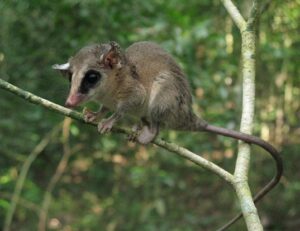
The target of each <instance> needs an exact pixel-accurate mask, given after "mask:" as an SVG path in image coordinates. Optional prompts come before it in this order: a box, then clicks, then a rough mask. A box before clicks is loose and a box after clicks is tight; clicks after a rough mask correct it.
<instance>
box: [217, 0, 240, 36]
mask: <svg viewBox="0 0 300 231" xmlns="http://www.w3.org/2000/svg"><path fill="white" fill-rule="evenodd" d="M221 1H222V3H223V5H224V7H225V8H226V10H227V11H228V13H229V14H230V16H231V18H232V20H233V21H234V23H235V24H236V26H237V27H238V28H239V29H240V31H243V30H244V29H245V26H246V21H245V19H244V18H243V16H242V15H241V13H240V11H239V10H238V8H237V7H236V6H235V5H234V4H233V3H232V1H231V0H221Z"/></svg>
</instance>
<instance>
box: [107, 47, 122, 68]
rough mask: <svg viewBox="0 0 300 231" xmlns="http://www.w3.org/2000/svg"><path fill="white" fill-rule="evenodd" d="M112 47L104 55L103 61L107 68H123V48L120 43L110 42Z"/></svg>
mask: <svg viewBox="0 0 300 231" xmlns="http://www.w3.org/2000/svg"><path fill="white" fill-rule="evenodd" d="M110 46H111V47H110V49H109V51H108V52H106V54H104V55H103V57H102V63H103V64H104V66H105V67H106V68H110V69H113V68H118V69H119V68H121V67H122V64H121V63H122V62H121V61H122V56H121V55H122V54H121V48H120V46H119V44H118V43H116V42H110Z"/></svg>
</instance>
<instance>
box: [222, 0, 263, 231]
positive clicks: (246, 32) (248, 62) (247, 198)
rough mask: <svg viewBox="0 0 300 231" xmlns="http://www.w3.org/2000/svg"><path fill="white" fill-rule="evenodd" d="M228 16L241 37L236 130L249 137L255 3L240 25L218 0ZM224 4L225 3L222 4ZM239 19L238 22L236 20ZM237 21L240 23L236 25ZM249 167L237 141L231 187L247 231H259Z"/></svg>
mask: <svg viewBox="0 0 300 231" xmlns="http://www.w3.org/2000/svg"><path fill="white" fill-rule="evenodd" d="M222 2H223V3H224V6H225V7H226V9H227V11H228V13H229V14H230V15H231V17H232V19H233V20H234V21H235V23H236V24H237V26H238V27H239V28H240V31H241V35H242V76H243V102H242V118H241V126H240V131H241V132H244V133H247V134H251V133H252V128H253V118H254V102H255V22H256V21H257V18H258V16H259V12H258V3H257V0H254V1H253V6H252V8H251V12H250V17H249V19H248V21H247V23H245V22H241V21H242V20H241V18H242V16H239V13H238V12H236V10H235V9H236V7H235V6H234V5H233V4H232V2H231V1H224V0H223V1H222ZM225 2H227V4H225ZM228 4H229V5H228ZM239 18H240V19H239ZM238 21H240V22H239V23H238ZM249 164H250V146H249V144H246V143H243V142H240V143H239V147H238V157H237V161H236V166H235V172H234V184H233V185H234V188H235V190H236V193H237V196H238V198H239V201H240V205H241V209H242V213H243V215H244V218H245V221H246V224H247V228H248V230H253V231H254V230H255V231H260V230H263V227H262V225H261V222H260V220H259V217H258V214H257V210H256V207H255V205H254V202H253V199H252V196H251V191H250V188H249V184H248V171H249ZM239 217H240V216H237V217H236V218H234V219H233V220H231V221H230V222H229V223H228V224H226V225H225V226H223V227H222V228H221V229H220V230H225V229H227V228H228V227H229V226H230V225H231V224H233V223H234V222H235V221H236V220H237V219H238V218H239Z"/></svg>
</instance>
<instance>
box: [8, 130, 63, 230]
mask: <svg viewBox="0 0 300 231" xmlns="http://www.w3.org/2000/svg"><path fill="white" fill-rule="evenodd" d="M59 128H60V126H56V127H55V128H54V129H53V130H52V131H51V132H50V133H48V134H47V135H46V136H45V138H44V139H42V141H41V142H40V143H39V144H38V145H37V146H36V147H35V149H34V150H33V151H32V152H31V153H30V154H29V156H28V157H27V159H26V161H25V162H24V164H23V166H22V168H21V171H20V176H19V178H18V180H17V183H16V187H15V190H14V193H13V195H12V198H11V204H10V207H9V209H8V211H7V213H6V216H5V221H4V226H3V231H9V230H10V225H11V222H12V219H13V215H14V213H15V210H16V207H17V204H18V202H19V199H20V195H21V192H22V189H23V185H24V182H25V179H26V177H27V173H28V170H29V168H30V166H31V164H32V163H33V161H34V160H35V159H36V158H37V156H38V155H39V154H40V153H41V152H42V151H43V150H44V149H45V148H46V146H47V145H48V144H49V142H50V141H51V140H52V138H53V137H55V136H56V134H57V133H58V131H59Z"/></svg>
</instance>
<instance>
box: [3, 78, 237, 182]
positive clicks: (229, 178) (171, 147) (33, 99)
mask: <svg viewBox="0 0 300 231" xmlns="http://www.w3.org/2000/svg"><path fill="white" fill-rule="evenodd" d="M0 88H2V89H4V90H6V91H8V92H11V93H13V94H15V95H17V96H19V97H21V98H23V99H25V100H26V101H28V102H30V103H33V104H37V105H40V106H43V107H45V108H47V109H49V110H51V111H54V112H56V113H59V114H62V115H65V116H68V117H70V118H72V119H75V120H77V121H79V122H82V123H87V124H90V125H93V126H97V123H90V122H85V121H84V119H83V116H82V114H81V113H79V112H77V111H73V110H70V109H68V108H65V107H63V106H60V105H58V104H55V103H53V102H51V101H49V100H46V99H43V98H41V97H39V96H36V95H34V94H32V93H30V92H28V91H24V90H22V89H20V88H18V87H16V86H14V85H12V84H10V83H8V82H7V81H5V80H3V79H1V78H0ZM112 132H115V133H122V134H127V135H129V134H130V132H129V131H128V130H125V129H123V128H118V127H113V129H112ZM152 143H154V144H156V145H158V146H160V147H162V148H164V149H166V150H168V151H170V152H173V153H176V154H178V155H180V156H182V157H184V158H186V159H188V160H190V161H192V162H193V163H195V164H197V165H199V166H201V167H203V168H205V169H207V170H209V171H211V172H213V173H215V174H217V175H218V176H220V177H221V178H222V179H224V180H225V181H226V182H228V183H230V184H232V183H233V175H232V174H230V173H229V172H227V171H226V170H224V169H222V168H221V167H219V166H218V165H216V164H214V163H212V162H210V161H208V160H206V159H205V158H203V157H201V156H199V155H197V154H195V153H193V152H191V151H189V150H187V149H185V148H183V147H180V146H178V145H176V144H174V143H169V142H166V141H163V140H161V139H159V138H157V139H155V140H154V141H153V142H152Z"/></svg>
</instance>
